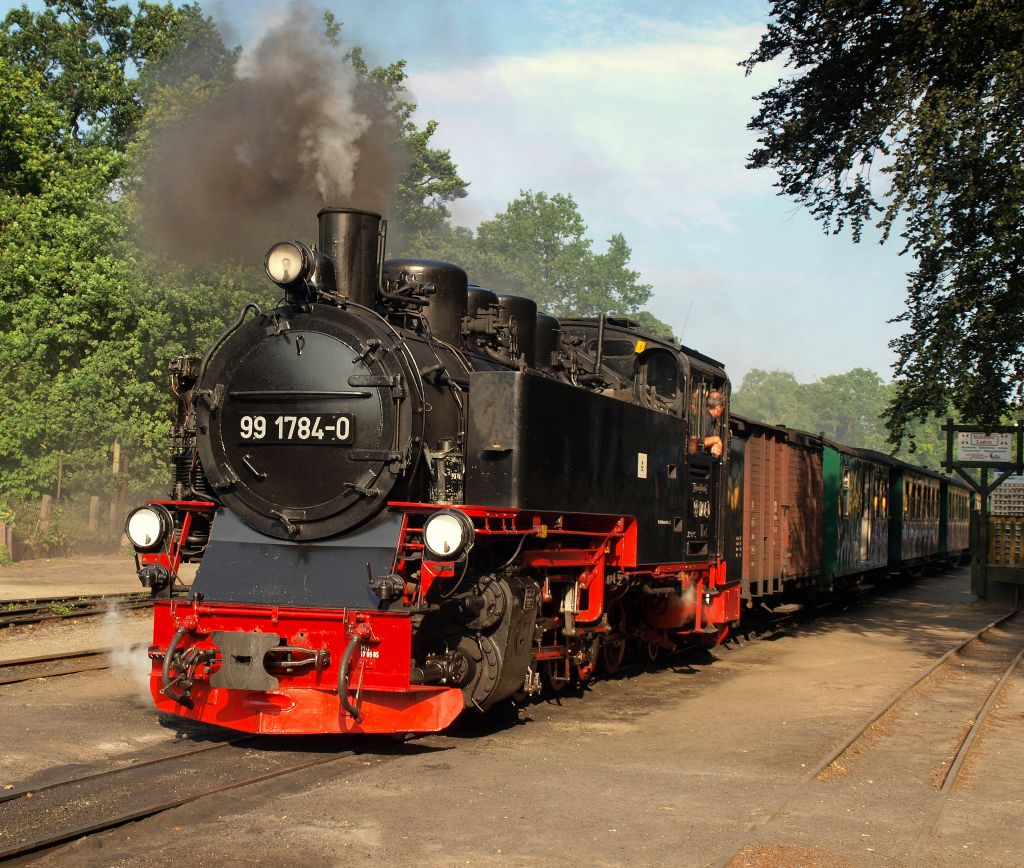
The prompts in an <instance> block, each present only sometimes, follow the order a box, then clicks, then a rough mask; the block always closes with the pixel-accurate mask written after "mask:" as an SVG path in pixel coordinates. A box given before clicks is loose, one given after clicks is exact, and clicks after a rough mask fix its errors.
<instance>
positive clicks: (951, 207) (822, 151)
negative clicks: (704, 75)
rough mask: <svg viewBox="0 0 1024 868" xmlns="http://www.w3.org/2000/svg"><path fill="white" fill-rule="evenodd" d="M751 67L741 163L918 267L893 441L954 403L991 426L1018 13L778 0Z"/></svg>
mask: <svg viewBox="0 0 1024 868" xmlns="http://www.w3.org/2000/svg"><path fill="white" fill-rule="evenodd" d="M771 16H772V20H771V22H770V23H769V25H768V29H767V32H766V33H765V34H764V35H763V36H762V38H761V42H760V45H759V46H758V48H757V50H756V51H754V52H753V53H752V54H751V56H750V57H749V58H748V59H747V60H746V61H745V64H744V65H745V66H746V69H747V71H748V72H749V71H751V70H753V68H754V67H755V66H757V65H758V64H760V63H768V62H771V61H775V60H782V61H784V62H785V64H786V65H787V67H789V68H790V69H791V70H792V73H791V74H790V75H788V76H787V77H785V78H782V79H780V80H779V82H778V83H777V84H776V85H775V87H773V88H771V89H770V90H767V91H766V92H764V93H762V94H761V95H760V96H759V97H758V100H759V102H760V110H759V112H758V113H757V115H756V116H755V117H754V118H753V119H752V121H751V122H750V128H751V129H752V130H754V131H755V132H757V133H758V134H759V136H760V138H759V145H758V147H757V148H756V149H755V150H754V151H753V153H752V154H751V155H750V161H749V164H748V165H749V167H751V168H762V167H769V168H772V169H774V170H775V171H776V172H777V173H778V181H777V184H776V186H777V187H778V188H779V190H780V192H781V193H782V194H784V195H787V196H792V197H794V198H796V199H797V200H798V201H799V202H800V203H802V204H803V205H805V206H806V207H807V208H808V209H809V210H810V212H811V213H812V214H813V215H814V216H815V217H816V218H817V219H818V220H820V221H821V223H822V224H823V226H824V227H825V228H826V229H827V230H830V231H833V232H836V233H838V232H841V231H843V230H844V229H846V228H849V230H850V231H851V233H852V236H853V238H854V240H859V239H860V237H861V233H862V230H863V227H864V224H865V223H868V222H872V221H877V224H878V226H879V227H880V228H881V229H882V232H883V241H884V240H885V239H886V238H888V236H889V235H890V233H892V232H893V231H896V232H898V233H899V234H900V235H901V236H902V238H903V241H904V252H907V253H910V254H911V255H912V256H913V257H914V259H915V260H916V268H915V270H913V271H912V272H911V273H910V274H909V276H908V287H907V310H906V311H905V312H904V313H903V314H901V315H900V316H899V317H897V320H898V321H900V322H903V323H906V324H907V329H908V330H907V332H906V333H905V334H904V335H902V336H901V337H899V338H897V339H896V340H895V341H893V343H892V346H893V348H894V349H895V350H896V351H897V353H898V361H897V364H896V366H895V371H896V378H897V379H896V383H897V387H896V390H895V394H894V402H893V403H892V405H891V407H890V408H889V410H888V411H887V413H886V418H887V422H888V426H889V429H890V434H891V437H892V438H893V441H894V442H898V441H899V439H900V438H901V437H902V436H903V435H907V434H911V433H912V427H913V426H912V420H914V419H918V420H922V419H924V418H925V417H926V416H927V415H928V414H929V413H936V414H943V413H945V411H946V407H947V405H952V406H954V407H955V408H956V409H957V410H958V411H959V412H960V413H961V414H962V416H963V417H964V418H967V419H971V420H972V421H977V422H979V423H982V424H995V423H997V422H999V420H1000V417H1001V416H1002V415H1003V414H1004V413H1005V412H1006V411H1007V410H1008V409H1010V408H1011V407H1012V406H1013V405H1014V402H1015V401H1017V400H1019V398H1020V396H1021V395H1020V387H1021V381H1022V378H1024V6H1022V5H1021V4H1020V3H1004V2H999V0H941V2H940V0H910V2H904V3H891V2H887V0H774V2H773V3H772V6H771Z"/></svg>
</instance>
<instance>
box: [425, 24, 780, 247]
mask: <svg viewBox="0 0 1024 868" xmlns="http://www.w3.org/2000/svg"><path fill="white" fill-rule="evenodd" d="M758 33H759V29H758V28H756V27H735V28H730V29H728V30H720V31H711V30H687V31H684V32H682V33H680V34H678V35H677V36H676V37H675V38H674V39H673V40H671V41H661V42H650V43H644V44H632V45H624V46H619V47H615V48H606V49H602V50H597V51H594V50H588V51H557V52H553V53H549V54H544V55H539V56H531V57H511V58H508V57H506V58H497V59H494V60H491V61H487V62H484V63H476V64H473V65H471V66H467V67H462V68H457V69H449V70H445V71H443V72H432V73H426V74H423V75H414V76H413V77H412V79H411V82H410V83H411V86H412V90H413V92H414V94H415V96H416V98H417V100H418V102H419V104H420V109H421V115H422V117H424V118H426V117H432V118H439V119H441V120H442V123H441V125H440V127H439V130H438V136H437V139H438V144H440V145H442V146H443V147H446V148H449V149H451V151H452V154H453V156H454V158H455V161H456V163H457V164H458V165H459V166H460V168H461V169H462V170H463V172H464V174H465V175H466V177H467V178H469V179H470V180H471V181H472V194H473V196H474V197H479V198H481V199H483V200H485V201H488V202H491V201H493V202H495V203H496V205H497V207H501V205H503V204H504V203H506V202H507V201H508V200H509V199H510V198H511V197H512V196H514V195H515V194H516V193H517V192H518V190H519V189H520V188H525V187H529V188H534V189H543V190H547V191H551V192H556V191H557V192H570V193H572V194H573V195H574V196H576V198H577V199H578V200H579V201H580V203H581V206H583V207H584V209H585V214H587V215H588V216H589V215H590V214H597V215H604V217H605V219H604V220H603V221H602V220H600V218H599V220H598V221H593V220H592V222H599V223H606V224H607V226H608V227H611V226H613V225H614V222H615V221H619V222H621V221H622V220H623V219H624V218H625V219H628V220H629V221H630V222H635V223H636V224H638V225H640V226H647V227H652V226H658V227H669V228H671V229H672V230H673V231H679V232H686V231H701V230H707V229H713V230H715V231H723V230H729V229H731V228H733V225H734V221H733V219H732V215H731V212H732V211H733V209H735V208H736V207H737V206H738V204H739V203H738V198H739V197H740V196H742V195H743V194H747V193H751V192H753V191H754V190H755V189H757V188H759V187H760V188H763V183H764V182H763V179H757V178H755V177H754V176H752V175H751V173H749V172H747V171H746V170H745V169H744V162H745V157H746V153H747V152H748V151H749V150H750V147H751V146H752V144H753V139H752V137H751V136H750V134H748V133H746V131H745V129H744V127H745V124H746V119H747V117H748V116H749V114H750V111H751V106H752V104H751V102H750V99H751V96H752V94H753V93H754V92H756V91H757V90H758V89H759V83H758V82H755V81H754V80H752V79H747V78H744V75H743V71H742V70H741V69H740V68H739V67H738V66H737V65H736V63H737V61H738V60H739V59H740V58H742V57H744V56H745V55H746V54H747V53H748V52H749V50H750V48H751V46H752V45H754V44H755V43H756V40H757V36H758ZM480 210H481V209H480V207H479V202H478V203H477V207H476V208H474V209H473V210H472V212H470V213H471V214H472V216H475V215H476V213H477V212H478V211H480ZM491 213H493V211H492V212H491ZM459 216H461V217H463V218H465V217H467V216H470V215H467V214H465V213H462V214H460V215H459ZM595 228H596V227H595ZM597 234H601V235H603V234H607V232H606V231H604V232H598V233H597Z"/></svg>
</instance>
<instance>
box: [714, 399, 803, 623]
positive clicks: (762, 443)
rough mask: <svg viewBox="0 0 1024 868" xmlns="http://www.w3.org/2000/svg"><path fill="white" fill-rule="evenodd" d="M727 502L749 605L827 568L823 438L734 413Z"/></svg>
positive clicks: (733, 566)
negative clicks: (823, 565) (823, 550)
mask: <svg viewBox="0 0 1024 868" xmlns="http://www.w3.org/2000/svg"><path fill="white" fill-rule="evenodd" d="M730 434H731V438H730V444H729V479H728V488H727V492H726V495H727V504H726V509H725V513H726V559H727V562H728V566H727V568H728V575H729V577H730V579H733V578H736V577H739V578H740V579H741V580H742V583H743V585H742V588H743V599H744V600H746V601H747V605H748V606H753V605H754V604H755V601H758V600H763V599H764V598H768V597H771V596H773V595H776V594H781V593H782V592H783V583H786V584H787V585H788V586H789V587H799V586H801V585H804V584H815V585H816V584H817V583H818V581H819V580H820V579H819V577H820V574H821V531H822V528H821V516H822V472H821V467H822V465H821V460H822V440H821V438H820V437H817V436H815V435H813V434H808V433H806V432H803V431H794V430H793V429H790V428H785V427H782V426H778V425H768V424H765V423H763V422H755V421H753V420H750V419H745V418H743V417H737V416H735V415H734V416H733V417H732V419H731V424H730Z"/></svg>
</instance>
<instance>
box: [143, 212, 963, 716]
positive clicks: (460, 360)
mask: <svg viewBox="0 0 1024 868" xmlns="http://www.w3.org/2000/svg"><path fill="white" fill-rule="evenodd" d="M318 220H319V227H318V228H319V239H318V244H317V245H316V246H315V247H313V246H310V245H307V244H306V243H303V242H300V241H287V242H282V243H279V244H275V245H274V246H273V247H272V248H271V249H270V251H269V252H268V253H267V256H266V260H265V266H266V271H267V274H268V276H269V277H270V279H271V280H272V281H273V282H274V283H276V284H277V285H278V286H280V287H281V288H282V289H283V290H284V293H285V295H284V300H283V301H282V302H281V303H280V304H279V305H278V306H277V307H275V308H273V309H271V310H263V309H261V308H260V307H258V306H257V305H255V304H249V305H247V306H246V308H245V309H244V310H243V311H242V313H241V315H240V316H239V318H238V320H237V321H236V322H234V323H233V324H232V325H231V326H230V327H229V328H228V329H227V330H226V331H225V332H224V334H222V335H221V336H220V337H219V338H218V339H217V341H216V342H215V343H214V344H213V346H212V347H211V348H210V349H209V350H208V351H207V353H206V354H205V355H204V356H203V357H202V358H201V359H200V358H198V357H195V356H184V357H181V358H179V359H176V360H175V361H174V362H172V364H171V383H172V389H173V391H174V393H175V394H176V395H177V397H178V399H179V407H178V419H177V424H176V425H175V427H174V429H173V432H172V446H173V448H172V452H173V465H174V486H173V492H172V495H171V497H170V498H169V499H167V500H162V501H152V502H150V503H147V504H146V505H144V506H141V507H139V508H138V509H136V510H134V511H133V512H132V513H131V514H130V515H129V517H128V521H127V525H126V532H127V534H128V537H129V539H130V540H131V542H132V544H133V545H134V546H135V549H136V557H137V567H138V573H139V578H140V580H141V581H142V582H143V584H144V585H146V586H148V587H149V588H151V589H152V591H153V594H154V596H155V597H156V599H155V605H154V610H155V615H154V638H153V645H152V646H151V648H150V650H149V654H150V658H151V660H152V675H151V686H152V694H153V697H154V700H155V702H156V705H157V707H158V708H160V709H162V710H164V711H168V712H172V713H175V714H179V715H182V716H184V717H188V718H192V719H197V720H202V721H206V722H209V723H214V724H218V725H220V726H225V727H230V728H234V729H238V730H243V731H248V732H259V733H336V732H361V733H381V732H425V731H437V730H440V729H443V728H444V727H446V726H448V725H449V724H450V723H451V722H452V721H453V720H454V719H455V718H456V717H457V716H458V715H459V714H461V713H462V712H463V711H464V710H466V709H470V708H475V709H478V710H480V711H486V710H487V709H488V708H490V707H491V706H493V705H494V704H495V703H498V702H501V701H502V700H506V699H508V698H509V697H515V696H528V695H530V694H535V693H537V692H539V691H540V690H541V689H542V687H543V685H545V684H546V685H547V686H548V687H550V688H552V689H559V688H560V687H562V686H564V685H565V684H566V683H567V682H568V681H569V680H570V679H573V678H576V679H579V680H580V681H586V680H588V679H589V678H591V677H592V676H593V674H594V672H595V669H596V668H597V666H598V665H599V664H601V665H603V667H604V668H605V670H606V671H614V670H615V669H616V668H618V666H619V665H621V663H622V660H623V656H624V654H625V651H626V646H627V642H628V643H631V644H632V645H633V646H634V647H638V648H639V649H640V650H641V651H642V653H644V654H646V655H649V656H650V657H651V658H652V659H653V658H654V657H655V656H657V654H658V653H659V651H660V650H661V649H670V648H675V647H677V646H678V645H679V644H681V643H694V642H696V643H702V644H705V645H714V644H716V643H718V642H721V641H722V639H723V638H724V637H725V636H726V634H727V632H728V631H729V629H730V627H732V626H733V625H735V624H737V622H738V620H739V618H740V610H741V604H742V603H743V601H744V600H745V601H746V604H747V605H748V606H750V605H753V604H754V603H755V602H760V603H762V604H764V602H765V601H769V602H771V601H773V600H775V598H776V596H777V595H778V594H781V593H782V592H783V591H784V590H785V587H786V586H787V583H788V584H790V585H792V584H794V582H795V584H796V585H797V586H803V585H807V584H814V583H819V584H820V583H822V582H827V583H829V584H830V585H832V584H834V583H835V582H837V581H838V582H840V583H842V582H843V581H847V580H848V581H851V582H854V581H859V580H860V577H862V576H863V575H865V574H866V572H867V571H866V570H861V571H860V572H858V571H856V570H850V571H848V572H847V573H846V574H840V575H839V576H838V577H837V575H836V573H835V572H834V571H833V572H832V574H831V575H829V576H825V574H824V573H822V572H821V563H820V559H819V563H818V566H817V569H818V576H817V577H816V578H813V579H812V578H810V573H809V572H808V573H807V574H806V575H804V574H797V573H793V572H788V573H787V570H786V568H785V567H783V566H779V565H777V564H776V565H772V564H767V565H763V566H764V567H765V568H766V569H768V570H769V571H771V570H773V569H774V570H775V572H776V573H778V572H780V571H781V573H782V575H781V577H780V578H779V580H778V587H776V585H775V584H774V583H761V582H760V580H757V579H753V578H752V574H749V575H748V574H747V573H749V571H748V570H746V568H745V566H744V564H743V558H742V556H743V553H744V552H745V551H746V550H747V549H748V548H750V546H752V545H753V544H752V543H750V542H749V540H747V538H746V537H745V536H744V534H745V533H746V534H748V536H749V534H750V527H749V525H746V524H743V526H742V527H741V526H740V525H738V524H737V523H736V519H735V516H736V515H737V514H739V512H741V511H742V505H743V504H745V503H747V502H748V500H750V498H752V497H754V490H755V488H756V485H757V484H758V483H756V482H754V481H752V478H751V477H749V474H748V475H746V476H745V475H744V472H743V470H742V468H743V462H742V460H740V459H742V457H743V456H744V455H752V449H753V447H751V448H748V449H746V450H744V449H743V448H740V446H741V444H742V443H747V442H750V440H751V436H752V435H751V434H750V432H751V431H752V429H751V428H750V427H749V426H747V427H745V428H743V432H746V435H745V436H741V437H739V439H738V440H737V449H736V455H737V460H736V461H735V462H733V463H732V464H730V462H729V460H728V459H727V455H723V456H721V457H718V456H715V455H712V454H710V453H709V452H707V451H705V449H704V448H703V442H704V439H705V437H706V436H707V435H708V434H709V433H711V432H710V431H709V430H707V429H708V426H709V425H710V424H711V420H710V419H709V418H708V417H707V416H706V414H705V412H704V408H705V403H706V399H707V397H708V395H709V394H710V393H711V392H719V393H721V394H726V395H727V394H728V390H729V382H728V379H727V377H726V374H725V371H724V369H723V367H722V365H721V364H719V363H718V362H716V361H714V360H713V359H710V358H708V357H707V356H704V355H702V354H700V353H697V352H694V351H693V350H690V349H687V348H683V347H679V346H677V345H674V344H672V343H670V342H667V341H664V340H661V339H659V338H657V337H654V336H652V335H650V334H649V333H647V332H645V331H644V330H643V329H641V328H640V327H639V326H638V325H637V324H635V323H633V322H631V321H629V320H627V319H622V318H615V317H608V316H602V317H598V318H594V319H562V320H558V319H555V318H554V317H551V316H548V315H545V314H543V313H539V312H538V310H537V306H536V304H535V303H534V302H533V301H532V300H530V299H527V298H523V297H519V296H515V295H509V294H503V293H498V292H494V291H491V290H489V289H487V288H484V287H481V286H477V285H472V284H470V283H469V280H468V277H467V274H466V272H465V271H464V270H463V269H461V268H459V267H458V266H457V265H454V264H451V263H447V262H439V261H434V260H426V259H392V260H387V261H385V258H384V244H385V230H386V224H385V221H383V220H382V219H381V217H380V216H379V215H376V214H371V213H367V212H362V211H356V210H352V209H336V208H329V209H324V210H322V211H321V212H320V213H319V214H318ZM723 423H725V420H723ZM737 425H740V427H741V428H742V427H743V426H742V424H741V422H739V421H737V422H734V425H733V428H734V430H735V431H737V433H738V434H740V433H743V432H741V431H739V430H738V429H737V427H736V426H737ZM723 430H724V429H723ZM766 432H769V429H767V428H766V429H764V430H763V431H759V432H758V436H761V437H762V438H767V439H774V440H778V441H780V442H783V446H782V447H780V448H783V449H788V448H790V446H792V445H793V444H788V434H787V433H786V432H785V431H784V430H783V432H782V434H779V433H778V431H776V432H775V433H770V432H769V433H766ZM787 444H788V445H787ZM794 448H795V447H794ZM815 450H816V451H815ZM810 452H812V453H815V454H817V455H819V459H818V460H819V462H820V460H821V458H820V456H821V455H824V454H825V453H824V446H823V445H821V444H818V445H817V446H814V447H811V448H810ZM780 460H781V459H780ZM807 460H808V461H811V462H812V463H813V460H814V459H813V457H811V458H808V459H807ZM734 468H735V469H734ZM820 478H821V477H820V475H819V479H820ZM744 480H746V482H745V481H744ZM894 484H895V483H894ZM744 485H746V489H744ZM734 501H735V502H734ZM817 503H818V505H819V506H818V508H819V509H820V504H821V499H820V496H819V497H818V500H817ZM740 524H742V522H740ZM813 544H814V543H813V542H812V541H810V540H809V541H808V545H813ZM755 547H756V546H755ZM935 549H936V551H935V552H934V553H933V554H934V555H935V556H938V555H939V554H945V553H944V552H941V553H940V552H939V551H938V546H936V547H935ZM737 559H738V560H737ZM189 561H199V569H198V572H197V574H196V577H195V580H194V581H193V583H192V585H191V587H190V588H189V589H188V590H187V593H183V592H181V591H180V590H179V583H178V570H179V568H180V566H181V564H182V563H184V562H189ZM730 561H731V563H730ZM758 569H761V567H760V566H759V567H758ZM755 572H756V571H755ZM822 576H825V577H824V578H822ZM773 581H774V580H773Z"/></svg>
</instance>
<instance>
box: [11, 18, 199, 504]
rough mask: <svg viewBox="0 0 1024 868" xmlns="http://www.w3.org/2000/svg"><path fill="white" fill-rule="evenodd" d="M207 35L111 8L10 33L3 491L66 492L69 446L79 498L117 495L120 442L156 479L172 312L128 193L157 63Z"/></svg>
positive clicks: (138, 471)
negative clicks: (146, 278)
mask: <svg viewBox="0 0 1024 868" xmlns="http://www.w3.org/2000/svg"><path fill="white" fill-rule="evenodd" d="M204 25H205V28H204ZM200 30H205V32H206V33H209V32H211V31H212V32H214V33H215V30H214V29H213V26H212V23H210V22H208V20H206V19H203V18H202V16H201V14H200V13H199V12H198V9H197V7H185V8H183V9H181V10H177V9H174V8H173V7H171V6H170V5H167V6H158V5H154V4H147V3H141V4H139V6H138V8H137V10H135V11H132V10H131V9H130V8H129V7H128V6H127V5H123V6H115V5H113V4H111V3H109V2H106V0H79V2H64V3H59V4H58V3H51V4H50V7H49V8H47V9H46V10H44V11H43V12H40V13H32V12H29V11H28V10H27V9H17V10H14V11H12V12H11V13H9V14H8V16H7V17H6V18H5V19H4V21H3V23H2V25H0V140H2V142H3V144H2V146H0V258H2V261H3V262H4V264H5V267H4V269H3V270H2V272H0V318H2V320H3V322H4V324H5V327H4V330H3V331H2V333H0V382H3V413H2V414H0V489H2V490H3V492H4V494H5V496H12V495H13V496H30V495H36V494H39V493H42V492H46V491H52V489H53V484H54V481H55V479H56V475H57V473H56V469H57V464H58V461H59V460H60V457H59V456H60V453H61V452H63V453H64V455H65V458H66V460H65V461H64V480H63V481H64V491H65V492H68V491H75V490H78V491H84V492H88V493H100V492H103V491H105V490H110V489H111V488H112V487H113V486H114V483H115V481H114V480H113V479H112V478H111V471H110V456H109V449H110V446H111V444H112V443H113V442H114V441H120V442H121V443H122V444H123V445H124V446H126V447H127V448H128V449H129V450H130V451H132V452H134V454H135V456H136V457H140V456H141V457H143V459H144V460H142V461H138V462H136V463H134V464H133V471H134V479H135V481H136V482H137V483H138V484H140V485H145V484H147V483H151V482H154V481H155V478H156V475H155V473H154V472H153V471H154V467H155V462H154V461H152V460H145V459H151V458H153V457H155V456H156V455H158V454H159V452H162V451H163V448H164V442H162V441H163V438H164V437H165V436H166V428H167V421H166V420H167V416H168V413H167V407H166V404H167V402H166V398H165V396H164V389H163V387H162V381H163V380H164V371H163V370H161V363H163V364H165V363H166V362H165V360H157V358H156V357H155V356H154V354H153V347H154V346H157V345H159V344H160V343H161V335H162V334H164V333H165V331H164V330H165V328H166V324H167V323H166V319H165V318H164V315H165V314H166V313H167V309H166V308H164V307H162V305H161V298H160V296H159V293H158V292H151V291H149V290H151V289H152V287H147V286H145V285H140V280H139V277H140V270H139V267H138V265H139V264H138V260H137V256H136V253H135V251H134V249H133V246H132V245H131V243H130V241H129V238H130V235H131V233H130V231H129V219H128V212H127V210H126V207H125V202H124V198H123V196H121V195H120V191H121V189H122V181H123V178H124V175H125V172H126V169H127V167H128V165H129V160H128V158H127V155H126V149H127V147H128V143H129V142H130V141H131V140H132V138H133V136H135V135H136V134H137V131H138V128H139V126H140V124H141V120H142V118H143V116H144V113H145V107H144V103H145V99H144V88H145V86H146V81H147V72H148V71H149V69H150V64H158V63H159V62H160V61H161V60H162V59H164V58H166V57H168V56H169V54H170V52H171V50H172V49H173V48H175V47H179V48H180V47H181V46H183V45H187V44H188V39H189V38H190V37H189V34H195V33H197V32H199V31H200ZM153 286H155V287H159V286H160V284H159V283H154V284H153ZM157 450H159V452H158V451H157ZM161 475H164V474H161Z"/></svg>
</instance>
